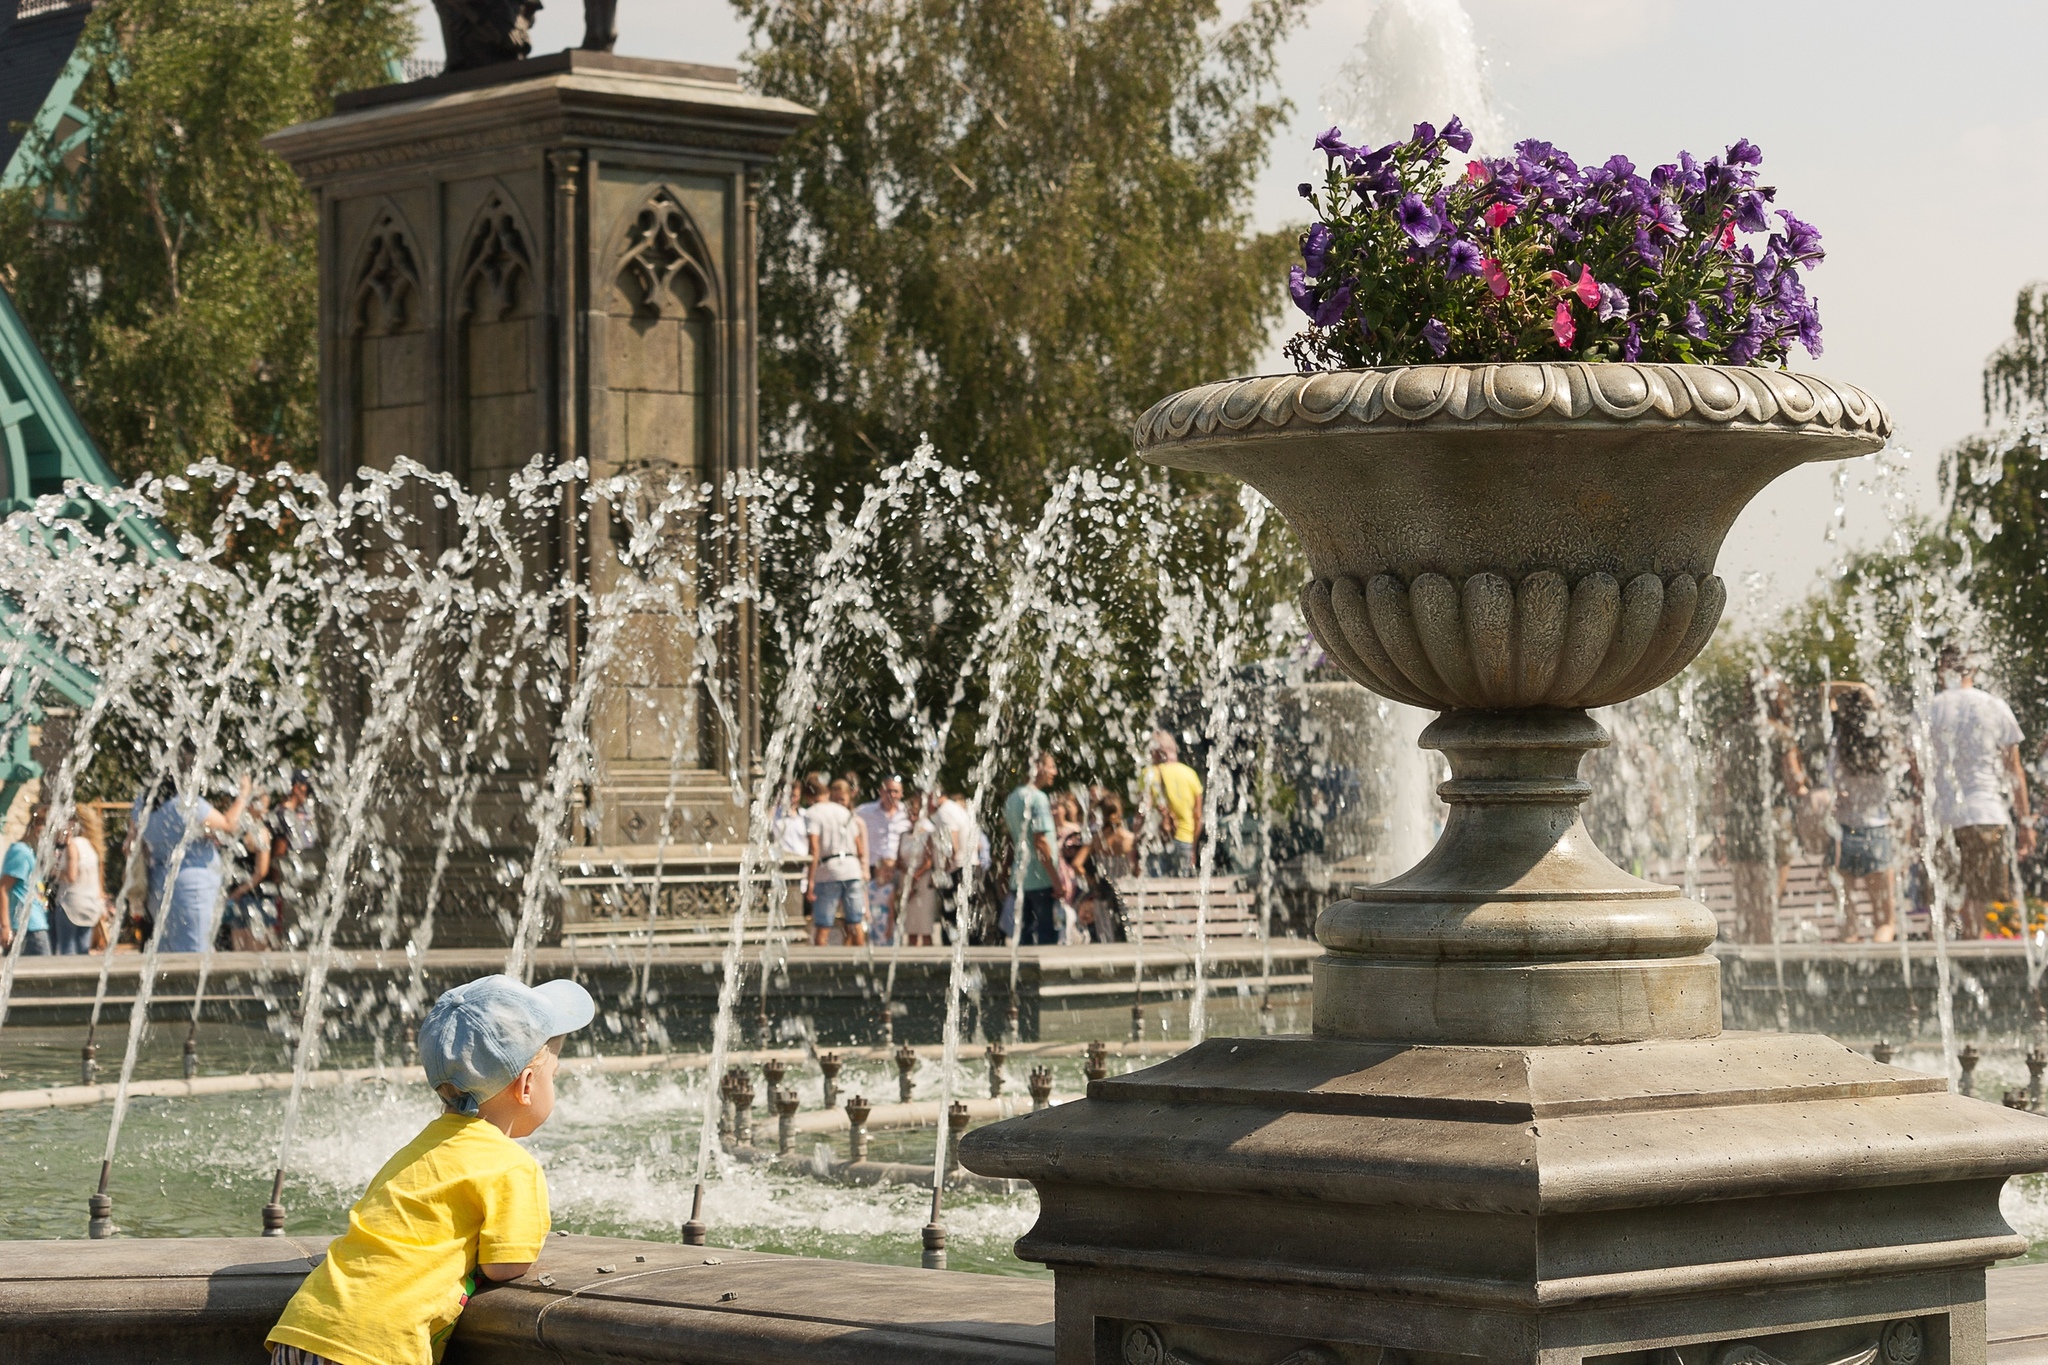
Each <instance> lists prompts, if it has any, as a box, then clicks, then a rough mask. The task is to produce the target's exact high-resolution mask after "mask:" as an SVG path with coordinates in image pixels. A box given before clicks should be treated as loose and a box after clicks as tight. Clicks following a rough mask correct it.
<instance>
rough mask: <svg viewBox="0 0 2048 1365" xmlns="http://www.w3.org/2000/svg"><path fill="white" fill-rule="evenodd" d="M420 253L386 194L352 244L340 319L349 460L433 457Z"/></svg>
mask: <svg viewBox="0 0 2048 1365" xmlns="http://www.w3.org/2000/svg"><path fill="white" fill-rule="evenodd" d="M425 260H426V257H425V256H424V254H423V253H422V252H421V251H420V248H419V238H418V237H417V236H416V235H415V234H414V233H413V230H412V226H411V224H409V223H408V222H406V220H405V215H404V214H403V213H401V212H400V211H399V209H398V206H397V205H396V204H393V203H392V202H390V201H389V200H386V201H385V202H384V203H383V204H382V205H381V206H379V208H378V209H377V211H376V213H375V215H374V216H373V217H372V218H371V220H370V226H369V230H368V231H367V232H365V233H364V235H363V240H362V244H361V246H360V247H359V248H358V250H357V253H356V269H355V272H354V274H353V275H352V276H351V277H350V278H351V281H352V282H351V284H350V288H349V295H348V300H347V313H346V315H345V317H344V321H343V330H344V334H345V342H346V344H345V345H344V347H343V353H344V355H345V356H346V357H347V365H348V373H347V376H346V382H347V383H348V384H349V385H350V386H351V387H352V388H353V389H354V391H355V404H354V413H355V422H354V426H353V429H352V430H351V431H350V433H349V448H348V450H347V457H348V459H349V461H350V463H351V465H354V466H361V465H369V466H372V467H374V468H377V469H389V468H390V467H391V464H392V462H393V460H395V459H396V458H397V457H398V456H400V455H409V456H411V457H412V458H414V459H416V460H420V461H421V462H423V463H428V464H431V463H433V461H432V459H431V451H430V450H429V449H428V425H427V410H428V401H429V395H428V392H427V387H428V380H427V375H428V372H429V366H428V365H427V363H426V361H427V355H428V352H427V310H428V299H429V297H430V296H429V294H428V291H427V287H426V282H425V269H424V266H423V262H424V261H425ZM344 472H345V471H344Z"/></svg>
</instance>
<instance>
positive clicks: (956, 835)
mask: <svg viewBox="0 0 2048 1365" xmlns="http://www.w3.org/2000/svg"><path fill="white" fill-rule="evenodd" d="M932 831H933V834H932V843H931V852H932V885H933V886H934V887H936V888H938V892H939V921H940V922H941V923H944V922H946V920H947V917H948V916H950V915H952V914H953V911H954V907H955V906H956V905H958V904H959V899H958V898H959V886H960V883H961V882H963V881H966V880H967V879H968V878H969V877H970V876H972V875H973V871H974V868H975V856H974V855H975V851H976V843H977V840H978V835H977V833H976V831H975V828H974V817H973V816H972V815H969V814H968V813H967V796H966V794H965V793H963V792H947V793H946V799H945V800H943V801H941V802H940V803H939V804H938V807H937V808H936V809H935V810H933V811H932Z"/></svg>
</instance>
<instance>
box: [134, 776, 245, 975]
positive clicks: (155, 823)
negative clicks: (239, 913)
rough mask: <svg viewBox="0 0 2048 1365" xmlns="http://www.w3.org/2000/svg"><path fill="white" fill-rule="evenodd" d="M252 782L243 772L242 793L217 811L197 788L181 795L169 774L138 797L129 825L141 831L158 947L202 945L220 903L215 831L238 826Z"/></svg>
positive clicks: (186, 949)
mask: <svg viewBox="0 0 2048 1365" xmlns="http://www.w3.org/2000/svg"><path fill="white" fill-rule="evenodd" d="M250 787H251V783H250V780H249V777H248V776H247V775H246V774H244V775H243V777H242V788H241V794H240V795H238V796H237V797H236V798H235V800H234V803H233V804H232V805H230V806H229V807H228V808H227V809H226V810H225V811H221V810H216V809H215V808H214V806H213V803H212V802H210V801H208V800H207V799H206V798H205V797H203V796H200V795H199V794H198V793H196V792H193V793H189V794H186V795H183V796H181V795H179V794H178V788H177V784H176V783H175V782H174V781H172V780H171V779H170V778H168V777H166V778H164V779H163V780H162V781H160V782H158V783H157V785H156V787H155V788H154V789H152V790H151V791H148V792H146V793H144V794H143V795H142V796H139V797H137V798H136V800H135V808H134V810H133V811H132V812H130V814H131V816H132V819H131V822H130V824H129V828H130V829H137V830H140V831H141V832H142V843H143V848H144V850H145V852H146V853H147V854H148V858H149V907H148V909H149V913H150V915H152V916H154V917H156V918H159V919H161V920H162V921H163V923H162V925H161V926H159V927H158V929H157V940H158V945H159V951H162V952H166V953H196V952H199V951H201V950H202V949H203V948H204V947H205V946H206V941H207V939H208V937H209V936H210V934H211V931H212V929H213V927H214V923H215V916H216V915H217V914H218V912H219V910H220V907H221V871H222V869H221V857H220V846H219V845H218V844H217V843H215V842H214V838H213V836H214V835H215V834H221V835H229V836H232V835H233V834H234V832H235V830H237V829H238V828H240V826H241V823H242V816H243V815H244V814H245V813H246V812H247V811H248V809H249V790H250ZM181 845H182V846H183V856H182V857H180V855H179V849H180V846H181ZM173 863H176V864H177V876H176V879H175V880H172V864H173ZM167 884H168V890H169V894H168V895H166V894H165V892H166V886H167Z"/></svg>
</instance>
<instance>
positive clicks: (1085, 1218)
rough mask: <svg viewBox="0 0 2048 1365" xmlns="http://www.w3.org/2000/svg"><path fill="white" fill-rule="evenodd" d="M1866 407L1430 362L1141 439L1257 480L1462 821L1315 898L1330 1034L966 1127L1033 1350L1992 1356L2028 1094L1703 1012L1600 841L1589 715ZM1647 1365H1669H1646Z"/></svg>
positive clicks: (1710, 381) (1215, 390) (1517, 1358)
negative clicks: (1027, 1284)
mask: <svg viewBox="0 0 2048 1365" xmlns="http://www.w3.org/2000/svg"><path fill="white" fill-rule="evenodd" d="M1889 429H1890V419H1889V418H1888V417H1887V416H1886V414H1885V411H1884V408H1883V405H1882V404H1880V403H1878V402H1876V401H1875V400H1874V399H1872V398H1870V397H1869V396H1868V395H1867V394H1864V393H1862V392H1861V391H1860V390H1857V389H1854V388H1851V387H1849V386H1847V385H1841V384H1834V383H1831V382H1829V381H1825V380H1820V379H1815V378H1812V377H1809V376H1803V375H1796V374H1791V373H1788V372H1784V371H1767V370H1761V369H1737V368H1727V367H1705V366H1683V365H1597V364H1578V363H1570V364H1527V365H1440V366H1416V367H1410V368H1391V369H1382V370H1359V371H1344V372H1337V373H1331V374H1317V375H1307V376H1296V375H1289V376H1269V377H1263V378H1257V379H1249V380H1233V381H1229V382H1225V383H1220V384H1212V385H1208V386H1206V387H1204V388H1200V389H1193V390H1189V391H1188V392H1186V393H1182V394H1177V395H1174V396H1173V397H1171V398H1168V399H1165V400H1164V401H1162V402H1160V403H1158V404H1156V405H1155V406H1154V407H1153V408H1152V409H1151V410H1150V411H1149V412H1147V413H1146V414H1145V415H1144V416H1143V417H1142V418H1140V419H1139V422H1138V424H1137V433H1136V434H1137V440H1138V445H1139V449H1140V451H1141V453H1144V454H1145V455H1146V456H1147V458H1149V459H1152V460H1155V461H1157V462H1159V463H1165V464H1172V465H1175V466H1179V467H1184V468H1192V469H1205V470H1216V471H1220V472H1224V473H1229V474H1233V475H1236V476H1237V477H1239V478H1242V479H1244V480H1246V481H1247V482H1249V483H1251V484H1253V485H1254V486H1255V487H1257V488H1258V489H1259V490H1260V491H1261V492H1263V493H1264V494H1266V496H1268V497H1269V498H1271V499H1272V500H1273V502H1274V504H1275V505H1276V506H1277V507H1278V508H1279V509H1280V511H1281V512H1282V513H1283V514H1284V515H1285V516H1286V517H1287V519H1288V523H1289V525H1290V526H1292V527H1293V528H1294V530H1295V532H1296V533H1297V535H1298V537H1299V538H1300V541H1301V545H1302V550H1303V554H1304V557H1305V558H1306V559H1307V561H1308V566H1309V570H1310V573H1311V575H1312V577H1311V579H1310V581H1309V583H1308V584H1307V585H1306V586H1305V587H1304V589H1303V592H1302V607H1303V610H1304V612H1305V614H1306V616H1307V618H1308V620H1309V622H1310V623H1311V625H1312V626H1313V628H1314V630H1315V633H1316V637H1317V639H1318V640H1319V641H1320V642H1321V644H1322V645H1323V647H1324V649H1325V650H1326V651H1327V652H1328V654H1329V656H1330V657H1331V659H1332V660H1333V661H1334V662H1335V663H1336V664H1337V665H1338V666H1339V667H1340V668H1341V669H1343V671H1344V672H1345V673H1347V674H1348V675H1349V676H1350V677H1352V678H1353V679H1354V680H1355V681H1357V682H1359V683H1361V684H1362V685H1364V686H1366V687H1368V688H1370V689H1372V690H1373V691H1376V692H1379V693H1381V694H1382V695H1385V696H1389V697H1393V698H1395V699H1397V700H1401V701H1407V702H1411V703H1415V704H1418V705H1425V706H1428V707H1431V708H1432V709H1436V710H1439V711H1441V712H1443V714H1442V715H1441V716H1440V717H1439V718H1438V719H1437V720H1436V721H1435V723H1433V724H1432V725H1431V726H1430V727H1429V728H1428V729H1427V730H1426V731H1424V733H1423V737H1422V743H1423V744H1424V745H1425V746H1428V747H1433V748H1438V749H1442V750H1443V751H1444V752H1445V753H1446V754H1447V755H1448V756H1449V758H1450V761H1451V772H1452V776H1451V778H1450V780H1449V781H1447V782H1445V783H1443V784H1442V786H1441V787H1439V788H1438V794H1439V795H1440V796H1441V797H1442V798H1443V799H1444V801H1445V802H1446V803H1447V804H1448V805H1449V806H1450V809H1451V814H1450V818H1449V820H1448V822H1447V824H1446V825H1445V828H1444V832H1443V836H1442V838H1441V839H1440V840H1439V842H1438V843H1437V845H1436V847H1435V848H1434V849H1432V850H1431V851H1430V853H1429V854H1428V855H1427V856H1426V857H1424V858H1423V859H1422V861H1421V862H1419V863H1418V864H1417V865H1416V866H1414V867H1413V868H1410V869H1408V870H1407V871H1405V872H1403V873H1401V874H1400V875H1399V876H1396V877H1393V878H1390V879H1389V880H1387V881H1386V882H1383V883H1380V884H1378V885H1374V886H1370V887H1365V888H1361V889H1359V890H1357V891H1355V892H1354V893H1353V894H1352V895H1350V896H1349V897H1347V898H1344V899H1341V900H1338V901H1336V902H1335V903H1334V904H1332V905H1330V906H1328V907H1327V908H1326V909H1324V911H1323V912H1322V914H1321V916H1320V917H1319V918H1318V920H1317V922H1316V938H1317V941H1318V942H1319V943H1320V944H1321V945H1322V947H1323V949H1324V950H1325V951H1324V955H1323V956H1322V957H1321V958H1319V959H1318V960H1317V962H1316V963H1315V967H1314V977H1315V1002H1314V1012H1313V1023H1314V1036H1313V1037H1306V1038H1274V1039H1248V1038H1244V1039H1217V1040H1212V1041H1210V1042H1208V1043H1205V1044H1203V1045H1202V1046H1201V1047H1198V1048H1196V1049H1194V1050H1192V1051H1190V1052H1188V1053H1186V1054H1183V1055H1182V1056H1181V1057H1178V1058H1176V1059H1174V1060H1173V1061H1170V1062H1166V1063H1164V1064H1162V1065H1159V1066H1156V1067H1153V1068H1151V1069H1150V1070H1147V1071H1143V1072H1139V1073H1136V1074H1133V1075H1129V1076H1125V1077H1121V1078H1119V1079H1116V1080H1102V1081H1097V1082H1093V1083H1092V1084H1091V1085H1090V1086H1089V1091H1088V1098H1087V1099H1086V1100H1084V1101H1082V1102H1081V1103H1078V1104H1073V1105H1068V1106H1064V1107H1062V1108H1059V1109H1056V1110H1052V1111H1048V1112H1046V1113H1042V1114H1033V1115H1027V1116H1024V1117H1020V1118H1017V1119H1012V1120H1010V1121H1008V1122H1007V1123H1002V1124H997V1125H994V1126H992V1127H990V1128H986V1129H982V1130H980V1131H978V1132H976V1133H974V1134H972V1135H970V1136H969V1138H968V1139H967V1141H966V1142H965V1143H964V1144H963V1146H962V1150H961V1156H962V1160H963V1161H964V1162H965V1164H966V1165H967V1166H968V1168H969V1169H971V1170H974V1171H977V1172H980V1173H981V1174H984V1175H991V1176H1003V1177H1009V1178H1021V1179H1027V1180H1030V1181H1032V1182H1033V1183H1034V1184H1035V1185H1036V1186H1037V1187H1038V1190H1039V1194H1040V1199H1041V1208H1040V1215H1039V1220H1038V1224H1037V1226H1035V1227H1034V1228H1033V1229H1032V1230H1031V1232H1030V1233H1029V1234H1028V1235H1027V1236H1026V1237H1025V1238H1024V1239H1023V1240H1022V1241H1021V1242H1020V1243H1019V1244H1018V1252H1019V1254H1020V1255H1023V1256H1026V1257H1029V1258H1032V1259H1036V1260H1040V1261H1044V1262H1045V1263H1047V1264H1048V1265H1050V1266H1051V1267H1052V1268H1053V1270H1054V1272H1055V1275H1056V1277H1057V1280H1058V1286H1059V1288H1058V1303H1059V1314H1058V1317H1059V1334H1058V1342H1057V1351H1056V1354H1057V1359H1058V1361H1059V1365H1084V1363H1086V1365H1169V1362H1175V1361H1185V1362H1196V1361H1199V1362H1202V1365H1274V1362H1285V1365H1319V1363H1322V1362H1353V1361H1356V1362H1363V1363H1367V1365H1382V1362H1385V1361H1392V1360H1398V1361H1402V1362H1407V1361H1410V1360H1425V1359H1426V1360H1430V1361H1449V1360H1453V1359H1468V1360H1473V1361H1478V1360H1485V1361H1488V1362H1503V1363H1504V1362H1521V1363H1523V1365H1539V1363H1540V1365H1576V1363H1577V1362H1581V1361H1598V1362H1601V1365H1624V1363H1625V1365H1923V1362H1924V1365H1977V1362H1980V1361H1982V1360H1983V1359H1984V1358H1985V1341H1986V1330H1985V1319H1984V1269H1985V1267H1987V1266H1989V1265H1990V1264H1991V1263H1993V1262H1994V1261H1996V1260H1998V1259H2000V1258H2002V1257H2007V1256H2012V1255H2016V1254H2019V1253H2020V1252H2021V1251H2022V1250H2023V1249H2024V1247H2025V1241H2024V1239H2022V1238H2020V1237H2019V1236H2017V1235H2016V1234H2014V1233H2013V1231H2012V1230H2011V1229H2010V1228H2009V1227H2007V1226H2006V1224H2005V1223H2004V1221H2003V1220H2002V1219H2001V1218H2000V1216H1999V1212H1998V1197H1999V1192H2000V1189H2001V1188H2002V1187H2003V1185H2004V1183H2005V1180H2006V1179H2007V1177H2009V1176H2012V1175H2015V1174H2019V1173H2022V1172H2029V1171H2038V1170H2042V1169H2044V1168H2048V1118H2043V1117H2041V1116H2038V1115H2030V1114H2021V1113H2016V1112H2014V1111H2011V1110H2007V1109H2004V1108H2001V1107H1997V1106H1993V1105H1987V1104H1983V1103H1979V1102H1976V1101H1973V1100H1967V1099H1962V1098H1959V1097H1957V1096H1955V1095H1952V1094H1950V1093H1948V1087H1947V1084H1946V1081H1945V1080H1944V1079H1943V1078H1938V1077H1929V1076H1925V1075H1920V1074H1916V1073H1912V1072H1907V1071H1902V1070H1895V1069H1893V1068H1890V1067H1885V1066H1880V1065H1878V1064H1877V1063H1875V1062H1872V1061H1869V1060H1867V1059H1865V1058H1863V1057H1861V1056H1858V1055H1856V1054H1854V1053H1851V1052H1849V1051H1848V1050H1847V1049H1846V1048H1844V1047H1842V1046H1841V1045H1839V1044H1837V1043H1834V1042H1832V1041H1830V1040H1828V1039H1824V1038H1812V1037H1798V1036H1793V1035H1778V1034H1740V1033H1723V1032H1722V1024H1721V1000H1720V964H1719V962H1718V961H1717V960H1716V959H1715V958H1714V956H1713V955H1712V954H1711V953H1710V952H1709V951H1708V949H1709V948H1710V946H1711V945H1712V943H1713V940H1714V935H1715V921H1714V918H1713V916H1712V915H1711V914H1710V913H1709V912H1708V910H1707V909H1706V907H1704V906H1701V905H1698V904H1695V903H1693V902H1691V901H1689V900H1686V899H1685V898H1684V897H1682V896H1681V895H1679V893H1678V891H1677V890H1676V889H1675V888H1673V887H1669V886H1663V885H1658V884H1655V883H1651V882H1646V881H1643V880H1641V879H1639V878H1636V877H1633V876H1630V875H1628V874H1626V873H1624V872H1623V871H1622V870H1621V869H1620V868H1617V867H1616V866H1614V864H1613V863H1612V862H1610V861H1609V860H1608V859H1607V858H1606V857H1605V856H1604V855H1603V854H1601V852H1600V850H1599V849H1598V848H1596V847H1595V846H1594V845H1593V843H1592V840H1591V838H1590V837H1589V835H1588V833H1587V830H1586V827H1585V825H1584V823H1583V822H1582V821H1581V820H1580V818H1579V807H1580V806H1581V805H1582V804H1583V803H1584V802H1585V800H1586V799H1587V797H1588V795H1589V794H1590V788H1589V787H1588V785H1587V784H1586V783H1585V781H1584V780H1583V779H1582V778H1581V776H1580V764H1581V759H1582V757H1583V755H1584V754H1585V752H1586V751H1588V750H1590V749H1592V748H1596V747H1598V746H1600V745H1602V744H1605V743H1606V742H1607V736H1606V734H1605V732H1604V731H1603V730H1602V729H1601V727H1600V726H1599V725H1598V724H1597V723H1596V722H1595V721H1594V720H1593V719H1592V718H1591V717H1590V716H1589V715H1588V714H1587V711H1586V708H1588V707H1598V706H1605V705H1611V704H1613V703H1616V702H1619V701H1623V700H1625V699H1627V698H1629V697H1632V696H1635V695H1638V694H1640V693H1642V692H1645V691H1647V690H1649V689H1650V688H1652V687H1655V686H1658V685H1659V684H1661V683H1663V682H1665V681H1666V680H1668V679H1670V678H1671V677H1672V676H1674V675H1675V674H1676V673H1678V672H1679V670H1681V669H1683V668H1684V667H1685V666H1686V665H1687V664H1688V663H1690V662H1691V660H1692V659H1693V658H1694V656H1695V655H1696V654H1697V653H1698V651H1699V650H1700V649H1701V648H1702V647H1703V646H1704V645H1705V644H1706V642H1707V640H1708V639H1709V638H1710V637H1711V635H1712V633H1713V630H1714V626H1715V623H1716V622H1717V621H1718V619H1719V616H1720V612H1721V608H1722V606H1723V604H1724V602H1725V599H1726V592H1725V589H1724V588H1723V586H1722V583H1721V580H1720V579H1719V578H1718V577H1717V576H1716V575H1715V572H1714V570H1715V567H1716V564H1715V560H1716V556H1717V554H1718V552H1719V550H1720V545H1721V541H1722V538H1723V536H1725V535H1726V533H1727V530H1728V528H1729V526H1730V525H1731V524H1732V523H1733V521H1734V519H1735V517H1736V515H1737V514H1738V513H1739V512H1740V511H1741V509H1742V507H1743V505H1744V504H1745V503H1747V502H1748V500H1749V499H1750V498H1751V497H1752V496H1754V495H1755V493H1756V492H1757V491H1758V490H1760V489H1761V488H1762V487H1763V486H1764V485H1765V484H1767V483H1768V482H1769V481H1770V480H1771V479H1773V478H1775V477H1777V476H1778V475H1779V474H1781V473H1784V472H1785V471H1787V470H1789V469H1791V468H1793V467H1795V466H1796V465H1799V464H1801V463H1804V462H1807V461H1812V460H1836V459H1843V458H1847V457H1850V456H1853V455H1857V454H1861V453H1864V452H1867V451H1870V450H1874V449H1876V448H1878V447H1879V446H1880V445H1881V444H1882V443H1883V441H1884V439H1885V437H1886V435H1887V433H1888V432H1889ZM1653 1358H1654V1361H1653Z"/></svg>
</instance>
